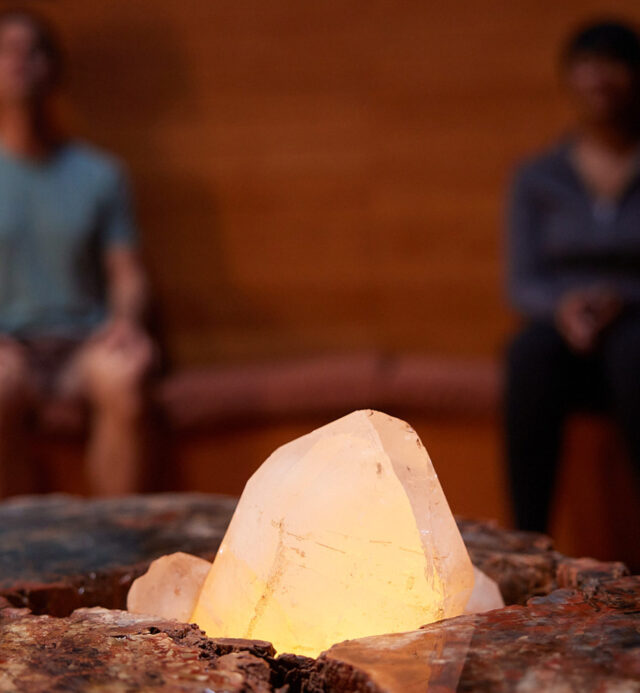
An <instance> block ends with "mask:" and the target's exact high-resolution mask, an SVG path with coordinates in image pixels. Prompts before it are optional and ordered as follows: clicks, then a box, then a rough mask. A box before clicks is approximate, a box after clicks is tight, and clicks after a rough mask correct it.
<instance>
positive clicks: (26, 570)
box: [0, 493, 236, 616]
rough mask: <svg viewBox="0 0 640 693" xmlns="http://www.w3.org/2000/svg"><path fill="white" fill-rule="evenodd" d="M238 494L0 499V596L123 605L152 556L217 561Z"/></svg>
mask: <svg viewBox="0 0 640 693" xmlns="http://www.w3.org/2000/svg"><path fill="white" fill-rule="evenodd" d="M235 504H236V501H235V499H234V498H230V497H227V496H215V495H204V494H198V493H184V494H158V495H149V496H131V497H127V498H117V499H104V500H83V499H81V498H75V497H72V496H64V495H52V496H30V497H24V498H17V499H15V500H14V499H11V500H8V501H4V502H1V503H0V596H3V597H5V598H6V599H8V601H9V602H11V603H12V604H13V605H14V606H23V607H27V608H29V609H31V610H32V611H33V612H35V613H46V614H50V615H54V616H65V615H68V614H70V613H71V612H72V611H73V610H74V609H78V608H81V607H91V606H104V607H108V608H114V609H123V608H126V597H127V592H128V591H129V587H130V586H131V583H132V582H133V580H135V579H136V578H137V577H138V576H140V575H142V573H144V572H145V571H146V570H147V568H148V567H149V564H150V563H151V561H152V560H154V559H155V558H158V557H159V556H162V555H164V554H167V553H173V552H174V551H185V552H187V553H192V554H194V555H196V556H200V557H202V558H206V559H207V560H209V561H211V560H213V558H214V556H215V554H216V551H217V550H218V546H219V545H220V542H221V541H222V537H223V536H224V533H225V531H226V528H227V525H228V524H229V520H230V519H231V515H232V514H233V510H234V508H235Z"/></svg>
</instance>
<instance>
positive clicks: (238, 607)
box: [190, 410, 474, 656]
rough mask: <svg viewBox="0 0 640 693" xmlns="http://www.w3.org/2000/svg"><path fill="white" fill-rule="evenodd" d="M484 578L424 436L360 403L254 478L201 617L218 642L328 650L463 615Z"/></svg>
mask: <svg viewBox="0 0 640 693" xmlns="http://www.w3.org/2000/svg"><path fill="white" fill-rule="evenodd" d="M473 581H474V578H473V568H472V565H471V561H470V560H469V556H468V554H467V550H466V548H465V546H464V544H463V542H462V538H461V536H460V533H459V531H458V528H457V526H456V523H455V521H454V519H453V516H452V514H451V511H450V509H449V506H448V504H447V501H446V499H445V497H444V494H443V492H442V488H441V487H440V483H439V481H438V477H437V475H436V473H435V471H434V469H433V466H432V464H431V460H430V459H429V455H428V454H427V451H426V450H425V448H424V447H423V445H422V443H421V442H420V439H419V438H418V436H417V435H416V433H415V431H414V430H413V429H412V428H411V427H410V426H409V425H408V424H406V423H404V422H403V421H400V420H399V419H395V418H392V417H390V416H387V415H385V414H382V413H379V412H376V411H370V410H368V411H357V412H354V413H352V414H350V415H348V416H345V417H344V418H342V419H339V420H337V421H334V422H333V423H330V424H328V425H327V426H324V427H322V428H319V429H317V430H315V431H313V432H312V433H310V434H308V435H306V436H303V437H302V438H299V439H298V440H294V441H292V442H291V443H288V444H287V445H284V446H283V447H281V448H279V449H278V450H276V451H275V452H274V453H273V454H272V455H271V456H270V457H269V458H268V459H267V460H266V462H264V464H263V465H262V466H261V467H260V468H259V469H258V470H257V471H256V472H255V474H254V475H253V476H252V477H251V479H250V480H249V482H248V483H247V485H246V487H245V489H244V492H243V494H242V497H241V498H240V502H239V503H238V506H237V508H236V511H235V514H234V516H233V518H232V520H231V524H230V525H229V528H228V530H227V533H226V535H225V537H224V540H223V542H222V544H221V546H220V549H219V551H218V554H217V556H216V559H215V561H214V563H213V565H212V567H211V570H210V572H209V574H208V576H207V578H206V580H205V583H204V586H203V587H202V590H201V591H200V595H199V598H198V601H197V604H196V608H195V610H194V612H193V614H192V616H191V619H190V620H191V621H192V622H195V623H197V624H199V626H200V627H201V628H203V629H204V630H205V631H206V633H207V635H209V636H212V637H236V638H254V639H262V640H269V641H270V642H272V643H273V644H274V646H275V648H276V649H277V650H278V651H279V652H293V653H296V654H303V655H308V656H316V655H318V654H319V653H320V652H321V651H322V650H325V649H327V648H328V647H330V646H331V645H332V644H334V643H336V642H340V641H342V640H346V639H351V638H358V637H364V636H369V635H377V634H383V633H393V632H399V631H408V630H413V629H415V628H419V627H420V626H422V625H424V624H426V623H430V622H433V621H436V620H439V619H442V618H447V617H451V616H457V615H459V614H461V613H463V611H464V608H465V605H466V604H467V601H468V599H469V595H470V593H471V589H472V586H473Z"/></svg>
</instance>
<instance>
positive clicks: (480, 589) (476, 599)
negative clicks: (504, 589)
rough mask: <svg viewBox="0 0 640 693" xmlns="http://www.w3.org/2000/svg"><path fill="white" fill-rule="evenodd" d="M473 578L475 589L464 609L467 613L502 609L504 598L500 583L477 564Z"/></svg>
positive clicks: (474, 567)
mask: <svg viewBox="0 0 640 693" xmlns="http://www.w3.org/2000/svg"><path fill="white" fill-rule="evenodd" d="M473 578H474V582H473V590H472V592H471V596H470V597H469V601H468V602H467V606H466V607H465V609H464V612H465V614H480V613H482V612H483V611H491V610H493V609H501V608H502V607H503V606H504V599H503V598H502V594H500V588H499V587H498V583H497V582H496V581H495V580H493V579H492V578H490V577H489V576H488V575H487V574H486V573H483V572H482V571H481V570H480V569H479V568H476V566H475V565H474V566H473Z"/></svg>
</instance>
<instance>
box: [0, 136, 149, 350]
mask: <svg viewBox="0 0 640 693" xmlns="http://www.w3.org/2000/svg"><path fill="white" fill-rule="evenodd" d="M135 237H136V234H135V228H134V223H133V218H132V213H131V204H130V199H129V189H128V184H127V181H126V177H125V175H124V172H123V170H122V168H121V167H120V166H119V164H118V163H117V162H116V161H114V159H112V158H111V157H109V156H107V155H105V154H103V153H101V152H98V151H97V150H95V149H93V148H91V147H89V146H86V145H84V144H80V143H76V142H71V143H67V144H65V145H64V146H62V147H61V148H59V149H58V150H57V151H56V152H55V153H54V154H52V155H51V156H50V157H49V158H48V159H46V160H45V161H42V162H34V161H30V160H27V159H20V158H17V157H14V156H12V155H11V154H9V153H8V152H7V151H6V150H3V149H1V148H0V333H4V334H11V335H14V336H18V337H40V336H50V335H51V336H61V337H71V338H82V337H84V336H86V335H87V334H88V333H89V332H90V331H91V330H92V329H93V328H95V327H96V326H97V325H98V324H99V323H100V322H101V321H102V320H104V319H105V317H106V312H107V296H106V288H107V287H106V278H105V268H104V256H105V251H106V250H108V249H109V248H110V247H113V246H117V245H131V244H133V243H135Z"/></svg>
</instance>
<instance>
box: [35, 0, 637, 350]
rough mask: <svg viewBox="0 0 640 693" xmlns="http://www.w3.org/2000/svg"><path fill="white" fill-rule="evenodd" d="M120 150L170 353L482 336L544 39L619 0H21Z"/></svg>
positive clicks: (547, 93) (543, 107) (554, 127)
mask: <svg viewBox="0 0 640 693" xmlns="http://www.w3.org/2000/svg"><path fill="white" fill-rule="evenodd" d="M31 4H32V5H34V6H35V7H38V8H41V9H42V10H43V11H44V12H46V13H47V14H49V15H50V16H51V17H52V18H53V20H54V21H55V23H56V25H57V26H59V27H60V30H61V32H62V34H63V37H64V40H65V43H66V46H67V49H68V54H69V75H68V93H69V96H70V101H71V103H72V107H73V121H74V123H75V126H76V128H77V130H78V131H79V132H80V133H82V134H83V135H84V136H85V137H87V138H89V139H91V140H93V141H94V142H96V143H98V144H100V145H102V146H104V147H106V148H108V149H110V150H113V151H115V152H116V153H117V154H119V155H120V156H121V157H122V158H123V159H125V160H126V161H127V162H128V164H129V165H130V168H131V170H132V174H133V180H134V183H135V188H136V192H137V198H138V209H139V218H140V224H141V227H142V234H143V242H144V252H145V256H146V259H147V262H148V265H149V267H150V270H151V272H152V275H153V279H154V284H155V287H156V292H157V297H158V301H159V304H160V307H161V312H162V315H163V317H164V322H165V326H166V330H167V335H168V341H169V345H170V349H171V352H172V354H173V356H174V358H175V360H176V362H177V363H178V364H194V363H207V362H209V361H213V360H215V361H225V360H239V359H240V360H242V359H253V358H264V357H271V356H279V355H289V354H296V353H302V352H308V351H310V350H313V351H319V350H334V349H339V350H341V349H352V348H360V347H370V346H374V347H376V346H379V347H381V348H383V349H388V350H398V349H403V350H412V351H427V352H434V353H438V354H445V355H446V354H452V355H454V354H455V355H491V354H494V353H496V352H497V350H498V349H499V347H500V345H501V343H502V341H503V339H504V336H505V334H506V333H507V331H508V328H509V317H508V315H507V311H506V310H505V307H504V303H503V298H502V284H501V281H502V280H501V274H502V269H501V268H502V257H501V244H502V241H501V209H502V197H503V190H504V185H505V181H506V179H507V176H508V172H509V170H510V169H511V167H512V165H513V164H514V162H515V161H517V160H518V158H519V157H521V156H522V155H523V154H524V153H526V152H529V151H532V150H535V149H536V148H537V147H539V146H540V145H541V144H543V143H545V142H546V141H548V140H549V139H550V138H552V137H553V136H554V134H555V133H556V132H557V131H558V129H559V128H560V127H561V126H562V123H563V122H564V107H563V103H562V100H561V97H560V95H559V90H558V88H557V76H556V73H555V65H554V60H555V54H556V48H557V46H558V42H559V41H560V40H561V38H562V37H563V36H564V35H565V33H566V31H567V29H568V28H569V27H571V26H572V25H573V24H574V23H575V22H576V20H580V19H582V18H584V17H589V16H592V15H593V14H598V13H600V12H602V11H603V10H605V9H606V10H607V11H616V12H618V13H622V14H623V15H627V16H632V17H633V16H635V17H636V18H637V19H640V6H639V5H638V4H637V2H636V0H609V1H608V2H607V3H604V2H603V1H595V0H570V1H569V0H567V1H566V2H557V1H556V0H484V2H478V1H477V0H456V2H451V3H443V2H435V0H396V1H394V2H391V1H390V0H388V1H384V0H323V1H322V2H307V1H303V2H301V1H300V0H269V1H268V2H267V1H266V0H181V1H180V2H178V1H177V0H109V2H87V1H86V0H55V1H53V0H40V1H37V0H36V1H35V2H32V3H31Z"/></svg>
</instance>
